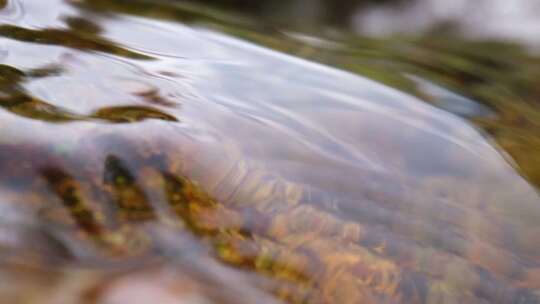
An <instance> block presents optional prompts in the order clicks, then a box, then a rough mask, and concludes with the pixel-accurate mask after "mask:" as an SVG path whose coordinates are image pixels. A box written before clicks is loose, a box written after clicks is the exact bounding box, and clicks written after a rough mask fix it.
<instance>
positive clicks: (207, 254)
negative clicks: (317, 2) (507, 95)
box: [0, 0, 540, 303]
mask: <svg viewBox="0 0 540 304" xmlns="http://www.w3.org/2000/svg"><path fill="white" fill-rule="evenodd" d="M243 16H244V15H234V14H231V13H224V12H223V11H222V10H220V9H218V8H210V7H207V6H203V5H200V4H193V3H190V4H188V3H184V2H174V1H133V2H132V3H128V2H127V1H120V0H95V1H93V0H87V1H61V0H47V1H42V0H10V1H7V2H5V4H4V7H3V9H2V10H1V11H0V21H1V23H2V24H1V25H0V36H1V38H0V60H1V65H0V106H1V109H0V168H1V170H0V197H1V200H0V211H1V212H0V249H1V250H0V259H1V262H0V265H1V266H0V267H1V268H0V269H1V271H0V280H1V281H2V285H0V299H1V300H0V301H1V302H6V303H120V302H122V303H123V302H126V301H131V302H133V303H149V302H151V301H152V302H156V301H158V302H159V303H222V302H226V303H267V302H268V303H278V302H280V301H283V302H285V303H540V246H539V245H538V244H539V242H540V224H539V223H540V197H539V195H538V192H537V190H536V188H535V186H534V185H533V184H532V183H529V182H528V181H527V179H526V178H525V177H523V176H528V177H529V178H530V179H531V180H532V181H535V179H534V178H535V177H536V176H539V175H535V174H536V173H537V171H534V170H533V169H532V168H533V167H534V168H538V167H536V166H535V165H534V164H533V162H534V158H531V164H532V165H531V167H530V168H531V169H530V170H528V169H527V168H525V167H527V161H524V160H523V159H524V158H523V157H522V156H521V154H515V153H517V152H516V151H517V150H515V149H514V150H511V148H510V149H509V150H508V151H505V150H501V148H500V147H503V148H504V147H505V141H504V140H507V138H511V139H513V137H510V136H509V137H504V136H503V137H500V136H499V135H500V134H502V131H501V132H499V133H496V134H492V133H493V132H492V133H490V131H493V128H495V129H496V130H499V129H497V126H505V128H504V129H503V130H507V129H508V128H510V127H513V128H515V129H516V132H517V133H511V134H528V133H523V132H526V131H521V129H518V128H517V127H514V125H510V122H514V121H515V120H509V119H506V117H508V116H507V112H504V111H502V110H501V109H502V108H503V106H499V105H498V104H490V103H489V102H487V101H486V102H484V104H481V103H480V102H478V101H476V100H475V98H476V97H478V98H480V97H483V96H484V95H481V94H478V96H467V95H466V93H467V92H468V91H467V90H463V91H462V92H453V91H452V89H451V87H448V86H447V87H445V86H444V85H443V84H442V83H443V82H442V81H439V82H437V80H438V79H439V80H440V78H437V77H432V80H429V79H428V78H427V76H428V75H430V74H429V73H427V74H426V73H423V72H422V70H421V67H426V65H427V64H426V65H422V63H421V62H420V61H421V58H423V57H421V56H420V55H419V58H420V59H418V61H416V62H415V61H412V60H411V61H408V62H407V63H406V64H407V65H408V66H413V67H418V70H415V69H409V68H404V65H396V66H394V68H395V69H396V70H395V72H394V73H395V74H396V75H398V74H399V75H401V76H399V77H400V78H399V79H398V78H397V77H398V76H395V78H388V77H387V74H383V72H381V70H376V71H375V70H373V69H369V68H367V69H366V65H363V66H362V68H361V69H358V70H356V69H355V68H350V66H348V67H349V68H347V66H345V67H344V65H347V64H346V63H343V62H341V63H339V62H334V61H333V60H334V59H333V58H334V57H331V56H336V58H337V57H340V56H341V55H340V54H343V56H344V57H343V58H345V59H350V60H351V62H352V61H353V59H351V58H356V59H354V60H358V61H359V62H360V61H362V60H365V58H366V56H365V55H362V54H361V52H362V51H363V50H364V51H365V52H368V53H369V52H379V53H380V54H386V53H385V52H387V53H388V52H389V51H388V50H387V49H386V48H382V47H381V49H378V50H377V46H376V45H377V43H381V42H373V41H371V44H370V45H366V46H365V48H363V47H362V46H361V45H360V46H358V45H356V46H354V47H355V48H356V49H355V50H356V51H354V52H358V53H359V55H358V57H353V55H352V53H354V52H353V51H352V49H349V50H347V51H344V50H343V49H342V48H344V47H345V48H347V47H349V46H344V45H343V43H346V40H344V41H329V40H326V38H324V39H323V38H314V37H312V36H308V35H302V34H298V33H294V32H290V33H286V34H283V35H282V36H281V37H282V38H280V39H283V42H282V44H279V45H275V43H276V42H275V41H276V40H272V39H278V38H276V36H272V35H270V34H268V33H267V32H266V31H265V30H261V29H260V25H258V24H257V23H254V21H253V20H252V19H249V18H247V17H243ZM235 33H236V35H235ZM265 35H269V36H268V38H267V39H266V38H265V37H267V36H265ZM235 36H237V37H235ZM239 37H240V38H239ZM351 39H352V38H351ZM396 39H398V38H396ZM248 40H252V41H256V42H258V43H260V45H257V44H255V43H253V42H248ZM395 41H396V42H395V43H397V41H398V40H395ZM407 43H413V44H414V41H413V42H411V41H408V42H407ZM418 43H419V44H420V42H418ZM273 44H274V48H275V49H278V50H279V51H276V50H272V49H270V48H267V47H268V46H270V47H272V45H273ZM360 44H361V43H360ZM262 45H265V46H262ZM289 45H293V46H298V45H303V47H302V48H303V52H304V53H302V48H301V49H300V50H298V49H297V48H295V47H291V48H288V47H287V46H289ZM310 45H311V46H310ZM313 45H316V47H313ZM350 47H352V45H351V46H350ZM283 48H285V49H283ZM287 48H288V49H287ZM336 48H337V49H336ZM340 48H341V49H340ZM321 49H324V50H326V51H325V52H327V53H317V52H323V51H321ZM464 49H465V47H464ZM374 50H375V51H374ZM407 50H409V51H410V50H411V49H410V48H406V47H404V48H403V52H407ZM395 51H396V50H393V52H395ZM284 52H289V53H294V54H295V55H296V56H292V55H287V54H285V53H284ZM332 52H335V53H334V54H338V55H332V54H333V53H332ZM340 52H344V53H340ZM441 52H443V51H441ZM370 54H373V53H370ZM505 54H506V53H505ZM520 54H521V53H520ZM362 56H363V57H362ZM381 56H383V55H381ZM384 56H387V55H384ZM404 56H405V55H404ZM430 56H435V55H433V53H430ZM447 56H448V55H447ZM454 56H455V55H454ZM463 56H464V57H465V55H463ZM531 56H532V55H531ZM300 57H307V58H309V59H311V60H315V61H322V62H325V63H328V62H329V63H333V64H334V65H335V66H336V67H337V68H335V67H330V66H327V65H322V64H319V63H314V62H312V61H309V60H305V59H300ZM324 58H326V60H325V59H324ZM368 58H371V60H375V59H374V58H373V57H369V56H368ZM437 58H438V57H437ZM441 58H442V59H441V65H442V64H443V63H444V62H446V61H444V60H445V58H447V57H444V56H443V55H441ZM520 58H521V57H520ZM528 58H529V57H528ZM530 58H532V57H530ZM398 59H399V58H397V59H396V61H397V60H398ZM401 59H403V58H401ZM454 59H455V58H454ZM455 60H457V59H455ZM464 60H465V59H464ZM475 60H476V59H475ZM528 60H532V59H528ZM405 61H406V60H403V62H405ZM370 62H374V61H370ZM399 62H400V64H401V62H402V61H399ZM463 62H465V61H463ZM501 64H502V63H501ZM382 66H385V71H384V73H389V72H388V70H386V68H387V67H388V65H385V64H382ZM408 66H406V67H408ZM378 67H380V66H379V65H378ZM398 67H399V69H398ZM402 68H403V69H402ZM345 69H347V70H349V71H345ZM390 69H392V66H390ZM433 70H435V69H433ZM415 71H416V72H415ZM353 72H357V73H353ZM453 72H454V71H453V70H452V69H448V72H447V73H446V72H445V71H444V70H443V75H444V76H447V77H451V75H453V74H452V73H453ZM431 73H432V74H434V73H435V72H433V71H431ZM445 73H446V74H445ZM362 75H365V76H367V77H370V78H372V79H375V80H377V81H375V80H370V79H368V78H366V77H365V76H362ZM448 75H450V76H448ZM460 75H461V74H460ZM489 75H491V74H489ZM461 76H463V75H461ZM463 77H465V76H463ZM381 78H384V79H381ZM381 81H382V82H385V83H386V84H382V83H381ZM472 81H473V80H471V83H472ZM449 82H451V81H449ZM501 83H503V82H501ZM392 84H393V86H394V87H397V88H398V89H399V90H397V89H394V88H391V87H390V86H389V85H392ZM503 84H504V83H503ZM480 85H481V83H480V84H478V85H477V86H476V87H474V88H475V89H477V88H479V87H480ZM478 90H480V89H478ZM503 91H504V90H503ZM475 92H476V91H475ZM479 92H480V91H479ZM482 92H483V91H482ZM490 94H492V93H491V92H490ZM488 95H489V94H488ZM486 96H487V95H486ZM426 101H427V102H426ZM484 101H485V100H484ZM516 107H517V106H516ZM510 108H511V107H510ZM504 109H506V108H504ZM511 109H513V108H511ZM512 113H518V114H519V113H521V112H519V110H515V112H512ZM527 113H537V112H533V111H529V112H527ZM505 115H506V116H505ZM516 116H517V117H518V118H516V119H518V121H519V117H521V116H519V115H517V114H516V115H515V116H512V117H516ZM526 117H530V116H526ZM532 117H534V116H532ZM505 119H506V120H505ZM531 119H532V121H533V123H536V122H535V121H534V119H533V118H531ZM509 121H510V122H509ZM505 123H507V124H505ZM535 126H536V125H535ZM490 128H491V129H490ZM501 128H502V127H501ZM525 129H526V130H529V131H530V130H536V129H534V128H533V127H531V128H525ZM519 132H522V133H519ZM530 132H531V133H532V132H533V131H530ZM503 134H507V133H503ZM498 136H499V137H498ZM523 136H524V135H523ZM523 136H521V137H518V138H523ZM525 137H526V136H525ZM501 138H502V139H501ZM508 140H509V139H508ZM508 140H507V141H506V142H509V141H508ZM537 140H538V139H537V138H535V137H533V136H531V137H526V141H528V142H529V145H527V146H525V147H532V148H530V149H532V151H535V150H534V149H535V147H536V146H535V144H534V143H535V142H536V141H537ZM511 142H512V143H514V141H511ZM516 145H517V144H513V145H510V146H511V147H516ZM519 147H522V146H519ZM520 149H521V148H520ZM523 149H525V148H523ZM525 150H526V149H525ZM519 151H521V150H519ZM526 151H531V150H526ZM514 152H515V153H514ZM513 153H514V154H513ZM525 158H526V159H528V158H527V157H525ZM43 297H45V298H46V299H48V300H43ZM44 301H48V302H44ZM137 301H138V302H137Z"/></svg>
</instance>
